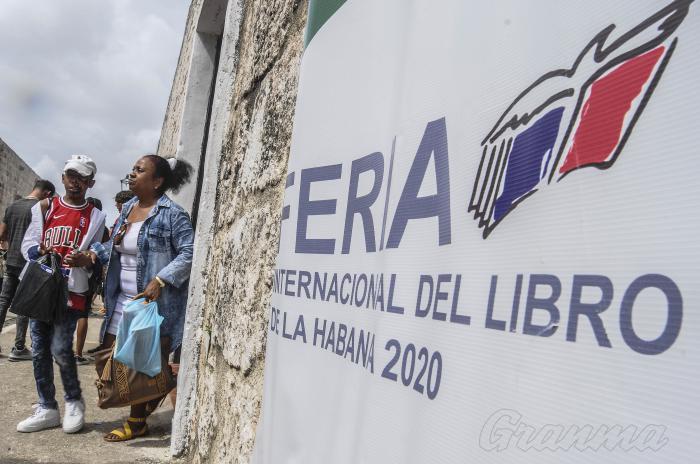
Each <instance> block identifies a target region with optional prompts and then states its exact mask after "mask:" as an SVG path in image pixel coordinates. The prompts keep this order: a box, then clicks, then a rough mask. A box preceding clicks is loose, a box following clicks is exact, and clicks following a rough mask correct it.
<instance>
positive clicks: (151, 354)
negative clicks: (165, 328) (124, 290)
mask: <svg viewBox="0 0 700 464" xmlns="http://www.w3.org/2000/svg"><path fill="white" fill-rule="evenodd" d="M161 322H163V316H161V315H160V314H158V304H157V303H156V302H155V301H151V302H150V303H146V300H145V299H143V298H139V299H138V300H133V301H130V302H129V303H128V304H127V305H126V306H125V307H124V312H123V315H122V320H121V321H119V327H118V328H117V346H116V348H115V350H114V359H115V360H116V361H119V362H120V363H122V364H125V365H126V366H128V367H129V368H131V369H133V370H135V371H138V372H142V373H144V374H146V375H147V376H149V377H155V376H156V375H158V374H159V373H160V371H161V369H162V366H161V358H160V323H161Z"/></svg>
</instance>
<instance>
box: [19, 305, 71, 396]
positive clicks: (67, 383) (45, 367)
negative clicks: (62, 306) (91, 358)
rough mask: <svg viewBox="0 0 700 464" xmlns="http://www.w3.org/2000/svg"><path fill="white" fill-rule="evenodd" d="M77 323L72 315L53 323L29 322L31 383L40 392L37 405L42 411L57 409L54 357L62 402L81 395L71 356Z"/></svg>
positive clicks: (34, 320)
mask: <svg viewBox="0 0 700 464" xmlns="http://www.w3.org/2000/svg"><path fill="white" fill-rule="evenodd" d="M77 321H78V319H77V318H76V317H75V316H73V315H68V316H66V318H65V320H62V321H61V322H53V323H50V322H42V321H37V320H36V319H32V320H31V323H30V324H31V328H32V362H33V363H34V380H35V381H36V390H37V392H38V393H39V403H40V404H41V405H42V406H43V407H45V408H49V409H58V403H57V402H56V386H55V385H54V383H53V359H54V358H55V359H56V362H57V363H58V367H59V369H60V371H61V381H62V382H63V390H65V395H64V399H65V400H66V401H73V400H79V399H80V398H81V396H82V392H81V390H80V381H79V380H78V369H77V367H76V365H75V355H74V354H73V333H74V332H75V325H76V323H77Z"/></svg>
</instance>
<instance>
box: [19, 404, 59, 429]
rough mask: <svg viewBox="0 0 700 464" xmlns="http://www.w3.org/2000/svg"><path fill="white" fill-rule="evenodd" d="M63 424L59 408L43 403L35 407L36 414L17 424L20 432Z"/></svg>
mask: <svg viewBox="0 0 700 464" xmlns="http://www.w3.org/2000/svg"><path fill="white" fill-rule="evenodd" d="M59 425H61V415H60V414H59V413H58V409H48V408H45V407H43V406H41V405H39V406H37V407H36V408H35V409H34V414H32V415H31V416H30V417H28V418H26V419H24V420H23V421H22V422H20V423H19V424H17V431H18V432H25V433H28V432H38V431H39V430H44V429H50V428H53V427H58V426H59Z"/></svg>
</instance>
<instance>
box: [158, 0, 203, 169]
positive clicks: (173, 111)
mask: <svg viewBox="0 0 700 464" xmlns="http://www.w3.org/2000/svg"><path fill="white" fill-rule="evenodd" d="M202 1H203V0H193V2H192V4H191V5H190V11H189V14H188V15H187V24H186V25H185V34H184V37H183V38H182V47H181V49H180V57H179V59H178V61H177V68H176V70H175V77H174V78H173V86H172V88H171V89H170V98H169V99H168V108H167V109H166V111H165V119H164V120H163V127H162V129H161V135H160V140H159V141H158V151H157V153H158V154H159V155H160V156H163V157H165V158H171V157H173V156H175V153H176V152H177V144H178V141H179V134H180V126H181V124H182V112H183V110H184V106H185V94H186V91H187V80H188V77H189V62H190V59H191V57H192V45H193V43H194V41H193V40H192V39H193V37H194V34H195V24H196V22H197V18H198V15H199V11H200V10H201V5H202Z"/></svg>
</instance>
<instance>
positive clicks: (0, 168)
mask: <svg viewBox="0 0 700 464" xmlns="http://www.w3.org/2000/svg"><path fill="white" fill-rule="evenodd" d="M38 178H39V176H38V175H37V174H36V173H35V172H34V171H33V170H32V168H30V167H29V165H27V163H25V162H24V161H23V160H22V158H20V157H19V156H17V153H15V152H14V150H12V148H10V147H9V146H8V145H7V144H6V143H5V142H3V140H2V139H0V215H3V214H5V208H7V207H8V206H9V205H10V204H11V203H12V202H13V201H15V199H16V198H17V197H18V196H20V197H23V196H25V195H27V194H28V193H29V192H31V191H32V188H33V187H34V182H35V181H36V180H37V179H38ZM0 218H2V216H0Z"/></svg>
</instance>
